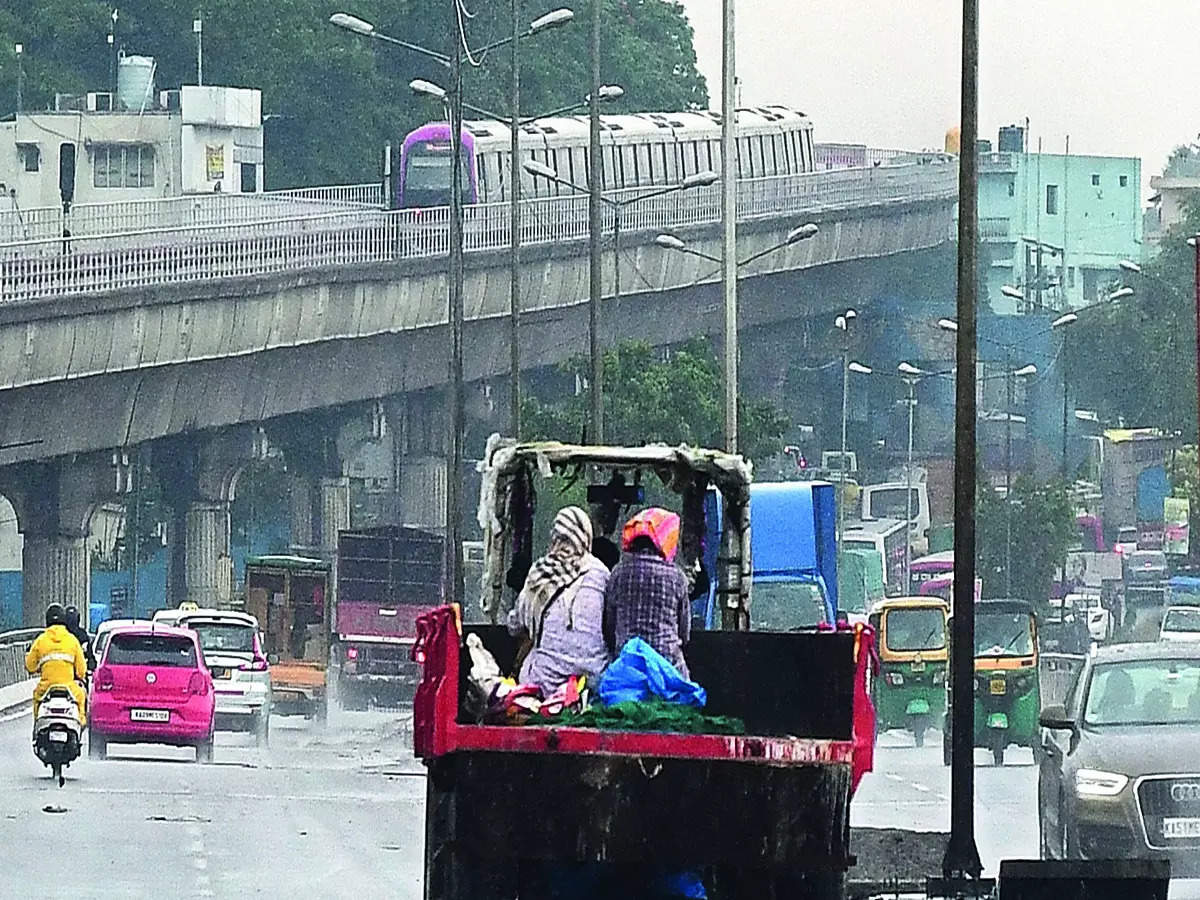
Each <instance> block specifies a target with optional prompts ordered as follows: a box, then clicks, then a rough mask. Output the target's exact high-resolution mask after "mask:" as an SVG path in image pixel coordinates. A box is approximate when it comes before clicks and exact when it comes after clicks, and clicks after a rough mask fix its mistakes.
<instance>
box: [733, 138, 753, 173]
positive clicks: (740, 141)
mask: <svg viewBox="0 0 1200 900" xmlns="http://www.w3.org/2000/svg"><path fill="white" fill-rule="evenodd" d="M745 144H746V141H745V139H744V138H737V139H736V140H734V142H733V146H734V150H735V151H737V177H738V178H742V177H744V173H745V172H746V170H747V169H748V168H749V166H750V163H749V161H746V160H743V159H742V157H743V156H744V155H745Z"/></svg>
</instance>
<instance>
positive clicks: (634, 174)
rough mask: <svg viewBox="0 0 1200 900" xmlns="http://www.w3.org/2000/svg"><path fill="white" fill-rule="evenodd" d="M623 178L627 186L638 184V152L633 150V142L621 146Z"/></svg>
mask: <svg viewBox="0 0 1200 900" xmlns="http://www.w3.org/2000/svg"><path fill="white" fill-rule="evenodd" d="M621 178H622V180H623V181H624V182H625V186H626V187H636V186H637V184H638V167H637V154H635V153H634V152H633V145H632V144H626V145H625V146H624V147H622V148H621Z"/></svg>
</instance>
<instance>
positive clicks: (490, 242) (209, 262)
mask: <svg viewBox="0 0 1200 900" xmlns="http://www.w3.org/2000/svg"><path fill="white" fill-rule="evenodd" d="M956 192H957V171H956V168H955V166H953V165H948V164H918V165H907V166H881V167H878V168H868V169H857V170H855V169H841V170H836V171H830V172H815V173H809V174H805V175H791V176H779V177H775V178H760V179H749V180H743V181H742V182H741V183H740V184H739V185H738V203H737V205H738V219H739V221H749V220H755V219H759V220H761V219H769V218H787V217H789V216H796V217H797V222H798V221H799V218H800V217H804V218H807V217H809V216H812V215H814V214H817V213H822V212H829V211H836V210H839V209H847V208H857V207H864V206H869V205H889V204H906V203H913V202H918V201H923V200H948V199H953V198H954V197H955V196H956ZM636 195H637V191H636V190H626V191H620V192H615V193H613V194H612V195H611V196H612V197H613V198H614V199H625V198H628V197H632V196H636ZM522 207H523V209H522V215H521V242H522V243H523V244H525V245H537V244H550V243H561V242H563V241H573V240H579V241H581V240H586V239H587V237H588V217H587V198H586V197H583V196H564V197H549V198H540V199H534V200H528V201H524V203H523V204H522ZM720 213H721V205H720V190H719V186H717V185H713V186H710V187H706V188H700V189H695V190H691V191H684V192H680V193H675V194H670V195H665V196H658V197H653V198H648V199H647V200H646V201H645V202H643V203H638V204H634V205H631V206H629V207H628V208H626V209H625V211H624V212H623V213H622V227H623V229H624V230H626V231H627V232H630V231H653V230H663V229H670V228H676V227H685V226H688V225H703V224H715V223H717V222H719V221H720ZM604 215H605V223H604V229H605V231H606V232H608V231H609V230H610V229H611V227H612V221H613V215H614V213H613V210H612V209H611V208H608V207H607V205H606V209H605V211H604ZM788 224H789V226H790V225H791V224H796V223H795V222H793V223H788ZM448 243H449V211H448V210H447V209H446V208H444V207H440V208H432V209H407V210H396V211H392V212H384V211H381V210H368V209H363V208H355V209H352V210H351V211H347V212H340V213H327V214H322V215H315V216H308V217H300V218H289V219H277V220H270V221H256V222H246V223H241V224H233V225H229V224H223V225H209V226H197V227H190V228H176V229H165V230H158V231H153V232H126V233H123V234H117V235H97V236H92V237H86V238H74V237H72V238H71V239H70V240H63V239H62V238H56V239H51V240H45V241H39V242H22V243H21V244H19V245H17V244H0V302H3V301H13V300H34V299H40V298H51V297H66V296H77V295H84V294H94V293H104V292H110V291H119V290H125V289H131V288H142V287H152V286H156V285H166V284H179V283H188V282H192V283H194V282H200V281H207V280H212V279H224V278H239V277H250V276H255V275H262V274H268V273H278V272H287V271H302V270H308V269H313V268H322V267H328V266H343V265H355V264H363V263H377V262H395V261H399V260H404V259H416V258H422V257H436V256H441V255H444V254H445V253H446V252H447V249H448ZM464 243H465V246H466V249H467V250H468V252H479V251H487V250H502V249H504V248H506V247H508V245H509V207H508V204H506V203H494V204H480V205H476V206H471V207H468V208H467V209H466V211H465V232H464Z"/></svg>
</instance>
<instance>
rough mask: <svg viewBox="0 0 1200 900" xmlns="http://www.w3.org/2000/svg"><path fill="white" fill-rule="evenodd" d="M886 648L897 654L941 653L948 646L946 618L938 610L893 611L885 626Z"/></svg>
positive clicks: (888, 613) (888, 612)
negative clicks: (936, 651) (935, 651)
mask: <svg viewBox="0 0 1200 900" xmlns="http://www.w3.org/2000/svg"><path fill="white" fill-rule="evenodd" d="M884 641H885V649H887V650H890V651H894V652H912V651H918V650H941V649H943V648H944V647H945V646H946V619H945V616H944V614H943V613H942V611H941V610H940V609H938V608H937V607H926V608H923V609H922V608H917V609H890V610H888V611H887V617H886V619H885V624H884Z"/></svg>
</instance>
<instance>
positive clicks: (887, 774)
mask: <svg viewBox="0 0 1200 900" xmlns="http://www.w3.org/2000/svg"><path fill="white" fill-rule="evenodd" d="M883 777H884V778H888V779H890V780H892V781H903V780H904V776H903V775H897V774H896V773H895V772H884V773H883Z"/></svg>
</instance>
